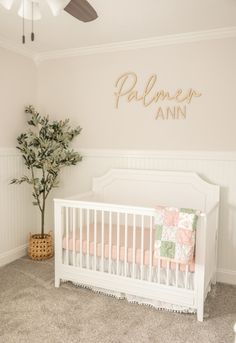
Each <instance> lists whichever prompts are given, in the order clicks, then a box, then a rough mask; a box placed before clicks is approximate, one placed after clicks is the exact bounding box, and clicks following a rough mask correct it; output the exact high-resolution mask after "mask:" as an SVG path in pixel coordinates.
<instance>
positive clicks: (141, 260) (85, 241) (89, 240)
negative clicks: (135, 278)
mask: <svg viewBox="0 0 236 343" xmlns="http://www.w3.org/2000/svg"><path fill="white" fill-rule="evenodd" d="M141 233H142V230H141V228H140V227H136V232H135V254H133V246H134V245H133V227H132V226H128V227H127V252H126V253H127V262H128V263H133V256H134V258H135V261H134V263H135V264H137V265H141V264H143V265H145V266H148V265H149V263H150V229H149V228H144V230H143V234H144V241H143V256H142V248H141ZM94 237H95V229H94V224H91V225H90V226H89V230H87V226H83V228H82V254H87V253H88V254H89V255H90V256H94V254H95V253H96V256H97V257H101V256H102V248H103V257H104V258H106V259H108V258H109V225H107V224H104V238H103V242H104V244H103V246H102V227H101V224H99V223H98V224H97V227H96V249H95V239H94ZM118 239H119V248H118V247H117V226H116V225H112V227H111V259H112V260H117V258H118V259H119V260H120V261H122V262H124V260H125V226H123V225H120V228H119V238H118ZM154 240H155V230H152V250H151V255H152V256H151V263H152V266H153V267H156V266H158V262H159V261H158V259H157V258H156V257H155V256H154ZM80 246H81V244H80V234H79V230H78V229H76V230H75V244H74V247H73V235H72V233H69V234H68V238H67V235H66V234H65V235H64V236H63V239H62V247H63V249H65V250H66V249H69V250H70V251H73V250H74V249H75V251H76V253H80ZM88 247H89V251H87V248H88ZM159 263H160V267H161V268H166V267H167V263H168V260H166V259H160V262H159ZM176 267H177V268H178V269H179V270H181V271H185V270H186V267H188V270H189V271H190V272H194V269H195V265H194V261H192V262H191V263H189V264H188V265H186V264H180V263H178V264H177V266H176V263H175V262H170V264H169V268H170V269H173V270H176Z"/></svg>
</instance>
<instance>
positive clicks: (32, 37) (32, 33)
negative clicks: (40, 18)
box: [31, 1, 34, 42]
mask: <svg viewBox="0 0 236 343" xmlns="http://www.w3.org/2000/svg"><path fill="white" fill-rule="evenodd" d="M31 41H32V42H33V41H34V2H33V1H32V32H31Z"/></svg>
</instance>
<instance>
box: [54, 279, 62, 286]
mask: <svg viewBox="0 0 236 343" xmlns="http://www.w3.org/2000/svg"><path fill="white" fill-rule="evenodd" d="M60 283H61V279H60V278H59V277H55V287H56V288H59V287H60Z"/></svg>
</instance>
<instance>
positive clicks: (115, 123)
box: [38, 39, 236, 151]
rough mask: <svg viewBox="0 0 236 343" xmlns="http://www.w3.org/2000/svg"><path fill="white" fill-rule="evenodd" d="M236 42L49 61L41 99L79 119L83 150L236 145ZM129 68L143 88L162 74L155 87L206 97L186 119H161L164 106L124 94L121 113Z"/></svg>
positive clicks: (43, 69)
mask: <svg viewBox="0 0 236 343" xmlns="http://www.w3.org/2000/svg"><path fill="white" fill-rule="evenodd" d="M235 43H236V39H225V40H213V41H205V42H196V43H191V44H180V45H174V46H165V47H157V48H149V49H140V50H134V51H126V52H119V53H109V54H100V55H99V54H97V55H93V56H82V57H74V58H67V59H60V60H54V61H47V62H43V63H42V64H40V65H39V93H38V100H39V104H40V105H41V108H42V109H45V110H47V111H48V112H49V113H50V114H52V115H54V116H55V117H58V118H63V117H64V116H69V117H70V118H71V119H72V121H73V122H74V123H79V124H80V125H81V126H82V127H83V134H82V135H81V137H80V140H79V142H80V146H82V147H84V148H110V149H112V148H115V149H123V148H124V149H161V150H217V151H219V150H221V151H223V150H236V137H235V104H234V96H235V81H236V45H235ZM129 71H133V72H135V73H137V75H138V87H137V89H138V90H140V91H142V90H143V88H144V85H145V82H146V80H147V78H148V77H149V76H150V75H151V74H153V73H156V74H157V76H158V82H157V84H156V86H155V87H154V88H155V89H156V90H157V89H162V88H164V89H166V90H169V91H171V92H174V91H175V90H176V89H178V88H182V89H183V90H187V89H189V88H191V87H192V88H194V89H196V90H198V91H200V92H201V93H202V96H201V97H200V98H195V99H193V100H192V103H191V104H190V105H187V116H186V119H179V120H173V119H170V120H162V119H159V120H155V112H156V108H157V107H158V104H154V105H152V106H150V107H144V106H143V105H142V104H141V103H129V104H128V103H127V102H126V101H125V100H124V99H123V98H122V99H121V102H120V108H119V109H118V110H117V109H115V105H114V103H115V97H114V94H113V93H114V91H115V86H114V84H115V81H116V80H117V78H118V77H119V76H120V75H121V74H123V73H124V72H129ZM160 105H162V106H163V107H164V108H165V107H166V106H168V105H171V106H173V105H175V103H173V104H172V103H171V102H169V103H168V102H163V103H162V104H160Z"/></svg>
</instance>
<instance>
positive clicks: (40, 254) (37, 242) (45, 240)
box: [28, 232, 53, 261]
mask: <svg viewBox="0 0 236 343" xmlns="http://www.w3.org/2000/svg"><path fill="white" fill-rule="evenodd" d="M28 256H29V257H30V258H31V259H32V260H38V261H40V260H46V259H48V258H50V257H52V256H53V241H52V234H51V232H50V233H49V234H44V236H43V237H42V236H41V235H40V234H35V235H31V234H30V237H29V247H28Z"/></svg>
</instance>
